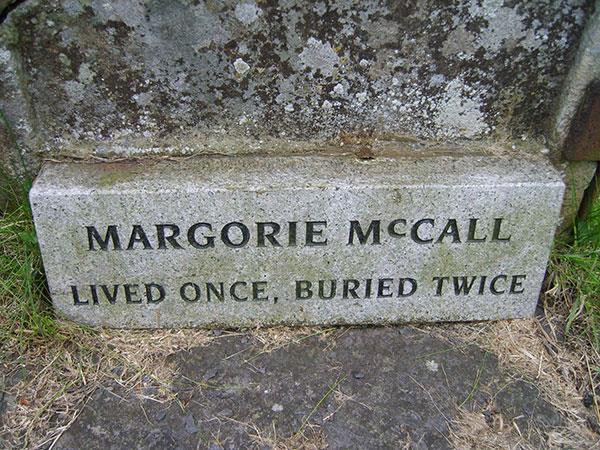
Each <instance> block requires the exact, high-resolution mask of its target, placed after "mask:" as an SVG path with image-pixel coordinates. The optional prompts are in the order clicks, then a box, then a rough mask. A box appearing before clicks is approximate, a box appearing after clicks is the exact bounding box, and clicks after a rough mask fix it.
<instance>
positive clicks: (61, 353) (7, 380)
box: [0, 321, 335, 449]
mask: <svg viewBox="0 0 600 450" xmlns="http://www.w3.org/2000/svg"><path fill="white" fill-rule="evenodd" d="M57 325H58V329H59V330H61V333H63V338H62V339H61V342H60V343H59V342H58V341H57V340H49V341H48V340H42V339H39V340H36V341H35V342H30V343H29V345H28V346H26V347H22V346H21V345H20V344H19V340H18V339H16V337H15V338H14V339H13V340H12V341H11V342H6V341H5V342H3V343H2V351H3V353H4V354H5V355H6V357H5V358H4V361H3V363H2V366H1V368H2V373H3V374H4V378H3V380H4V384H5V387H4V388H3V390H4V392H5V395H6V399H5V400H6V403H7V408H6V411H5V412H4V415H3V422H2V423H1V424H0V447H6V448H46V447H48V446H52V444H53V443H55V442H56V441H57V440H58V438H60V436H61V435H62V433H63V432H64V431H65V430H66V429H67V428H68V427H69V425H70V424H71V423H72V422H73V421H74V420H75V419H76V418H77V416H78V415H79V413H80V412H81V411H82V409H83V407H84V406H85V404H86V402H87V400H88V399H89V397H90V395H91V394H92V393H93V392H94V391H95V390H96V389H97V388H98V387H100V386H102V385H104V386H105V385H106V384H107V383H109V382H114V383H118V384H119V385H120V386H122V387H123V388H125V392H128V391H135V392H136V393H137V394H138V396H141V397H150V398H152V399H153V400H155V401H159V402H165V403H166V402H171V401H177V397H176V395H175V394H173V392H172V391H171V385H172V381H173V380H174V377H176V376H177V375H178V374H177V369H176V367H174V366H173V365H170V364H169V363H168V362H167V361H168V356H169V355H170V354H173V353H176V352H179V351H184V350H187V349H191V348H193V347H197V346H202V345H207V344H209V343H211V342H213V341H214V340H215V339H219V338H221V337H225V336H231V335H233V334H240V335H241V334H242V333H234V332H223V333H214V332H211V331H208V330H189V329H187V330H103V329H98V330H91V329H85V328H81V327H77V326H75V325H73V324H72V323H70V322H66V321H58V322H57ZM334 330H335V329H333V328H310V327H300V328H289V327H274V328H265V329H253V330H249V331H248V332H247V333H243V334H247V335H249V336H251V338H252V339H253V340H254V341H255V342H256V343H258V344H259V349H260V350H259V353H265V352H272V351H275V350H278V349H280V348H283V347H285V346H287V345H289V344H292V343H296V342H301V341H302V340H304V339H307V338H309V337H312V336H320V337H322V338H325V336H328V335H329V334H330V333H331V332H332V331H334ZM149 387H152V388H154V389H152V390H148V389H147V388H149ZM148 392H151V394H148ZM248 426H249V427H252V425H251V424H248ZM306 428H307V429H305V430H302V432H300V433H295V434H294V435H293V436H291V437H282V436H277V434H276V433H275V431H274V430H267V431H263V432H261V431H260V430H258V429H255V428H253V430H254V431H253V434H254V435H255V438H256V439H257V440H260V439H262V440H263V441H264V442H265V444H266V443H269V442H270V443H273V442H276V443H277V445H276V446H273V448H281V449H288V448H305V449H316V448H323V447H321V446H319V445H320V444H319V442H321V441H322V439H321V438H319V436H320V434H319V432H317V431H315V430H314V429H313V428H312V427H310V426H307V427H306Z"/></svg>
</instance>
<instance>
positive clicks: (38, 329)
mask: <svg viewBox="0 0 600 450" xmlns="http://www.w3.org/2000/svg"><path fill="white" fill-rule="evenodd" d="M0 176H1V175H0ZM1 181H2V192H1V193H0V198H2V199H3V200H4V201H3V205H2V211H0V339H2V340H8V339H9V338H12V339H14V338H15V337H16V338H17V339H18V340H19V341H20V342H21V343H28V342H30V341H31V340H32V339H37V338H49V337H56V336H57V331H58V329H57V323H56V320H55V318H54V315H53V313H52V309H51V307H50V300H49V296H48V290H47V288H46V281H45V276H44V270H43V266H42V259H41V256H40V251H39V247H38V243H37V239H36V235H35V229H34V227H33V219H32V215H31V209H30V207H29V202H28V199H27V192H28V190H29V187H30V183H23V184H20V183H16V182H14V181H11V180H10V179H9V178H8V177H6V176H3V177H2V180H1Z"/></svg>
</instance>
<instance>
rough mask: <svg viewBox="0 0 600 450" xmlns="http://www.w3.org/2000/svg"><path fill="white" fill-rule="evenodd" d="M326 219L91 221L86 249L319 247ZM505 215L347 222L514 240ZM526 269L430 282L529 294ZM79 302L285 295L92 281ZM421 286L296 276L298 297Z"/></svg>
mask: <svg viewBox="0 0 600 450" xmlns="http://www.w3.org/2000/svg"><path fill="white" fill-rule="evenodd" d="M327 225H328V223H327V221H326V220H316V221H304V222H300V221H288V222H283V223H279V222H255V223H253V224H252V225H249V224H246V223H243V222H229V223H226V224H224V225H223V226H221V227H217V226H214V225H213V224H211V223H209V222H197V223H194V224H192V225H190V226H187V227H183V226H180V225H176V224H173V223H160V224H154V225H152V226H143V225H140V224H134V225H131V226H130V227H120V226H118V225H107V226H105V227H99V226H95V225H88V226H86V227H85V229H86V235H87V245H86V246H87V250H88V251H98V250H99V251H114V250H168V249H172V250H181V249H184V248H186V247H188V248H194V249H210V248H213V247H215V246H217V245H224V246H226V247H231V248H242V247H246V246H255V247H284V246H285V247H302V246H305V247H319V246H326V245H328V244H329V243H331V239H332V236H328V234H327ZM505 228H507V226H506V224H505V219H504V218H502V217H499V218H494V219H492V220H491V221H490V220H482V219H480V218H469V219H466V220H459V219H446V220H444V221H441V220H437V221H436V220H435V219H432V218H424V219H417V220H407V219H394V220H392V221H389V222H388V223H382V221H381V220H371V221H369V222H368V223H366V222H362V223H361V221H359V220H350V221H349V222H348V227H347V229H348V231H347V233H346V234H345V235H346V236H347V239H346V241H345V245H348V246H353V245H363V246H364V245H381V244H382V242H383V241H385V238H386V237H389V238H391V239H393V240H396V239H402V238H407V239H409V240H410V241H412V242H414V243H416V244H441V243H444V242H448V243H453V244H457V243H466V244H472V243H484V242H500V243H501V242H509V241H510V240H511V235H510V234H509V233H508V232H505ZM525 279H526V275H525V274H517V275H510V274H496V275H459V276H443V277H432V278H431V279H430V280H429V283H428V289H429V290H430V291H431V292H429V294H430V295H433V296H436V297H441V296H445V295H456V296H466V295H485V294H488V293H490V294H492V295H503V294H511V295H512V294H522V293H524V288H523V281H524V280H525ZM69 289H70V293H71V296H72V300H73V304H74V305H76V306H83V305H100V304H102V303H108V304H115V303H117V302H122V303H126V304H141V303H146V304H158V303H161V302H163V301H164V300H165V299H166V298H173V297H174V298H176V299H178V300H182V301H184V302H187V303H196V302H203V303H211V302H225V301H233V302H239V303H243V302H271V303H273V304H276V303H277V302H278V301H279V296H277V295H274V294H269V292H270V289H271V287H270V286H269V282H268V281H233V282H231V283H227V282H223V281H204V282H199V281H186V282H184V283H182V284H181V285H180V286H179V287H178V288H175V289H174V290H173V292H170V289H171V288H170V287H169V286H165V285H163V284H160V283H157V282H148V283H134V284H111V285H108V284H90V285H87V286H75V285H70V286H69ZM418 290H419V282H418V281H417V279H416V278H413V277H396V278H394V277H390V278H377V279H373V278H367V279H360V280H359V279H354V278H347V279H327V280H326V279H319V280H304V279H303V280H294V281H293V283H292V286H291V289H290V291H291V293H292V295H289V294H288V295H286V296H285V298H292V299H295V300H311V299H319V300H330V299H334V298H341V299H363V300H364V299H381V298H394V297H395V298H403V297H410V296H412V295H414V294H415V293H417V291H418Z"/></svg>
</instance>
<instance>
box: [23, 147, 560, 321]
mask: <svg viewBox="0 0 600 450" xmlns="http://www.w3.org/2000/svg"><path fill="white" fill-rule="evenodd" d="M562 194H563V183H562V181H561V179H560V176H559V174H558V172H556V171H555V170H554V169H553V168H552V166H551V165H549V164H548V163H546V162H544V161H543V160H541V159H534V158H530V159H525V160H516V159H514V158H511V157H506V156H491V155H486V156H482V155H462V156H429V157H427V156H423V155H418V154H413V155H412V156H409V155H405V156H399V155H397V156H394V157H392V156H389V157H380V158H376V159H370V160H359V159H356V158H354V157H351V156H329V157H325V156H320V157H317V156H305V157H293V158H280V157H272V158H254V157H237V158H217V157H212V158H209V157H205V158H196V159H191V160H187V161H185V162H184V163H182V162H169V161H155V162H151V161H146V162H144V163H111V164H77V163H71V164H68V163H63V164H61V163H52V164H48V165H47V166H46V167H45V168H44V169H43V171H42V172H41V174H40V176H39V178H38V180H37V181H36V183H35V185H34V187H33V189H32V191H31V202H32V207H33V210H34V214H35V222H36V228H37V231H38V235H39V241H40V245H41V248H42V253H43V257H44V264H45V268H46V273H47V276H48V281H49V286H50V291H51V294H52V297H53V300H54V304H55V307H56V310H57V311H59V312H61V313H63V314H65V315H66V316H68V317H71V318H73V319H75V320H78V321H82V322H85V323H90V324H97V325H109V326H118V327H163V326H191V325H225V326H237V325H240V326H242V325H244V326H245V325H255V324H259V323H260V324H275V323H289V324H304V323H311V324H320V323H381V322H397V321H435V320H474V319H498V318H510V317H522V316H527V315H530V314H532V313H533V310H534V307H535V304H536V302H537V298H538V294H539V290H540V286H541V283H542V279H543V276H544V272H545V266H546V261H547V258H548V252H549V248H550V243H551V240H552V236H553V234H554V230H555V227H556V224H557V221H558V211H559V208H560V204H561V198H562ZM290 223H293V225H291V224H290ZM241 224H243V225H241ZM209 226H210V227H211V228H212V229H209ZM278 228H280V230H278ZM261 230H262V231H261ZM273 231H275V232H276V233H275V234H273V235H272V234H271V232H273ZM277 231H278V232H277ZM171 236H173V237H171ZM445 277H447V278H445ZM474 277H475V278H474ZM483 277H485V278H483ZM368 280H371V281H368ZM494 280H495V281H494ZM207 283H211V286H212V287H213V290H212V291H211V290H210V289H211V288H210V286H207ZM221 283H223V284H222V287H221ZM332 283H335V288H336V291H335V295H333V296H332V295H331V290H332ZM466 285H470V286H471V290H470V292H469V293H468V294H466V293H465V286H466ZM103 286H104V287H103ZM158 286H160V287H158ZM461 286H462V287H461ZM161 289H163V290H164V296H163V295H161ZM215 290H217V291H219V292H222V296H221V297H220V296H219V295H218V294H216V293H215ZM115 293H116V296H115ZM311 293H312V297H310V295H309V294H311ZM111 296H115V299H114V303H113V304H111V303H110V302H109V300H108V299H109V297H111ZM209 296H210V301H208V300H209ZM330 296H332V297H333V298H329V299H327V298H326V297H330ZM163 297H164V298H163ZM219 297H220V298H219ZM307 297H310V298H307ZM161 298H162V300H160V301H158V300H159V299H161ZM186 299H187V300H186ZM96 300H97V303H98V304H94V303H96ZM153 300H154V302H153Z"/></svg>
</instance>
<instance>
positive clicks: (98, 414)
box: [55, 327, 562, 450]
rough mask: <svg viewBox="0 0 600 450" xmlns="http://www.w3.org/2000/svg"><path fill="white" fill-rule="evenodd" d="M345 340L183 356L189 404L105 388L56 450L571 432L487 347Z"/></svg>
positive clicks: (180, 380) (376, 333) (362, 336)
mask: <svg viewBox="0 0 600 450" xmlns="http://www.w3.org/2000/svg"><path fill="white" fill-rule="evenodd" d="M336 333H337V334H336V336H337V337H335V338H332V337H331V336H328V337H327V338H324V339H320V338H319V337H317V336H314V337H309V338H307V339H303V340H301V341H300V342H297V343H294V344H291V345H289V346H287V347H285V348H281V349H279V350H275V351H272V352H271V353H262V352H261V351H262V348H263V347H262V345H260V344H259V343H257V342H254V341H253V340H252V339H249V338H248V337H247V336H240V335H235V336H227V335H223V336H222V337H220V338H219V339H215V340H214V341H212V343H211V344H209V345H208V346H203V347H197V348H194V349H192V350H191V351H182V352H180V353H176V354H174V355H172V356H171V357H170V358H171V359H172V362H173V363H174V364H176V365H177V367H178V369H179V375H178V376H177V379H176V380H175V382H174V384H173V389H174V390H175V391H176V392H177V395H178V398H179V400H180V404H178V403H176V402H174V403H171V404H170V406H168V407H165V405H162V404H160V403H157V402H154V401H150V400H144V399H143V398H142V397H141V394H143V393H138V394H135V393H128V392H125V391H123V390H122V389H121V388H120V387H118V385H110V386H105V387H104V388H101V389H99V390H98V391H97V392H96V393H95V395H94V396H93V398H92V399H91V400H90V401H89V402H88V403H87V405H86V407H85V409H84V411H83V413H82V414H81V415H80V416H79V418H78V419H77V420H76V421H75V422H74V424H73V425H72V426H71V428H70V429H69V430H67V431H66V432H65V433H64V434H63V436H62V437H61V439H60V440H59V441H58V443H57V445H56V446H55V448H57V449H62V450H67V449H79V448H86V449H103V450H104V449H134V448H144V449H146V448H149V449H151V448H156V449H159V448H160V449H192V448H194V449H195V448H201V449H211V450H216V449H239V448H257V449H258V448H260V449H263V448H271V447H270V446H269V445H267V444H266V443H265V441H262V442H261V441H260V440H257V439H256V437H255V436H256V435H257V434H260V435H261V436H263V437H265V436H271V437H273V435H274V433H276V435H277V437H278V439H280V440H285V439H287V438H289V437H290V436H292V435H293V434H294V433H296V432H298V430H300V429H302V427H303V424H305V426H304V428H303V430H304V431H305V434H307V435H310V434H311V433H313V434H314V433H317V434H318V435H320V436H321V439H322V441H323V442H322V443H323V444H324V445H326V446H327V448H329V449H348V448H364V449H367V448H368V449H393V448H399V447H402V446H403V445H405V444H406V445H407V447H406V448H411V449H445V448H451V444H450V441H449V429H448V423H449V421H451V420H452V419H453V418H455V417H456V414H457V411H458V406H459V405H461V407H462V408H464V409H466V410H468V411H476V412H481V413H482V414H483V413H485V414H486V415H487V416H488V417H491V415H492V414H501V415H502V417H503V419H504V421H505V423H512V422H513V420H514V421H515V423H517V424H518V426H519V429H520V431H521V433H523V435H525V436H526V435H527V434H528V433H529V431H530V430H531V429H532V428H531V427H536V428H539V429H542V430H544V429H548V427H556V426H560V425H561V423H562V419H561V416H560V414H559V412H558V411H557V410H555V409H554V408H553V407H552V406H551V405H550V404H548V403H547V402H546V401H544V400H543V399H542V398H541V397H540V393H539V392H538V390H537V388H536V387H535V386H533V385H532V384H530V383H529V382H527V381H526V380H523V379H520V378H519V377H516V376H514V375H513V374H510V373H506V372H504V371H502V370H500V369H499V367H498V361H497V359H496V357H495V356H494V355H493V354H491V353H488V352H485V351H483V350H481V349H480V348H478V347H476V346H473V345H466V344H464V343H460V342H457V343H452V342H451V341H448V340H446V339H441V338H437V337H434V336H432V335H431V334H429V333H428V332H426V331H423V330H419V329H414V328H409V327H405V328H367V329H346V330H344V329H340V330H339V331H338V332H336ZM332 387H334V388H335V389H333V392H331V394H330V395H328V396H326V394H327V392H328V391H329V390H330V389H331V388H332ZM340 392H341V393H343V394H340Z"/></svg>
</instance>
